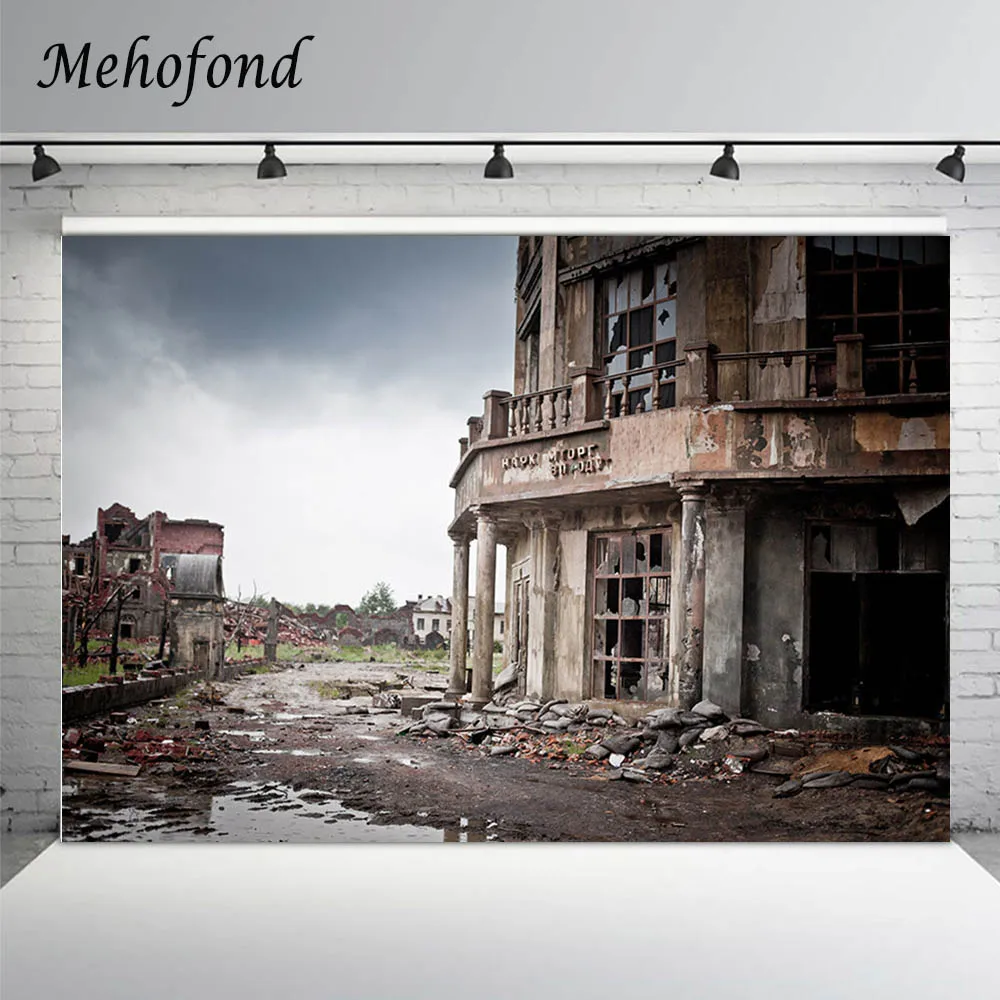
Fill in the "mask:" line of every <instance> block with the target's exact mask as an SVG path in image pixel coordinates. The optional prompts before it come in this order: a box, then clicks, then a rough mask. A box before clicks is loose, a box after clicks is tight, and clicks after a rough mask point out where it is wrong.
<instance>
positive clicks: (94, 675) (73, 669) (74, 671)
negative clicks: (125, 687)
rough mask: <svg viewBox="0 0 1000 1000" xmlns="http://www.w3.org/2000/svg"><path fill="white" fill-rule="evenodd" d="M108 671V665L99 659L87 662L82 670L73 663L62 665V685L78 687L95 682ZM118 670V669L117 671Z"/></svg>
mask: <svg viewBox="0 0 1000 1000" xmlns="http://www.w3.org/2000/svg"><path fill="white" fill-rule="evenodd" d="M107 672H108V665H107V664H106V663H104V662H103V661H101V660H97V661H95V662H92V663H88V664H87V665H86V666H85V667H84V668H83V669H82V670H80V669H79V668H78V667H77V666H76V665H75V664H74V665H72V666H70V665H64V666H63V681H62V682H63V687H79V686H80V685H82V684H96V683H97V682H98V681H99V680H100V679H101V676H102V675H103V674H106V673H107ZM119 672H120V671H119Z"/></svg>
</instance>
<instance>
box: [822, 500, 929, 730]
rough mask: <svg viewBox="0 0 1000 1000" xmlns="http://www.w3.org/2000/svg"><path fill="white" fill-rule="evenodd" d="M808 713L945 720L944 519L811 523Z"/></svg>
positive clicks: (885, 519)
mask: <svg viewBox="0 0 1000 1000" xmlns="http://www.w3.org/2000/svg"><path fill="white" fill-rule="evenodd" d="M808 561H809V574H808V576H809V592H808V601H809V642H808V657H807V664H806V685H805V703H806V708H807V709H808V710H809V711H832V712H841V713H845V714H851V715H889V716H914V717H923V718H941V717H943V715H944V714H945V713H946V710H947V703H948V653H947V637H948V623H947V566H948V520H947V512H946V510H945V509H944V508H939V509H938V510H935V511H933V512H931V513H930V514H926V515H924V517H923V518H921V519H920V521H919V522H918V523H917V524H916V525H913V526H907V525H906V524H905V523H904V522H902V521H901V520H895V519H889V518H881V519H879V520H877V521H870V522H834V523H824V524H817V523H813V524H811V525H810V527H809V546H808Z"/></svg>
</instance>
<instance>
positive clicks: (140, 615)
mask: <svg viewBox="0 0 1000 1000" xmlns="http://www.w3.org/2000/svg"><path fill="white" fill-rule="evenodd" d="M222 548H223V528H222V525H220V524H216V523H214V522H212V521H206V520H201V519H195V518H188V519H185V520H172V519H171V518H169V517H168V516H167V515H166V514H164V513H163V512H162V511H154V512H153V513H152V514H149V515H147V516H146V517H143V518H139V517H136V515H135V514H134V513H133V511H131V510H130V509H129V508H128V507H125V506H123V505H122V504H117V503H116V504H112V506H110V507H108V508H107V509H106V510H101V509H98V511H97V527H96V529H95V530H94V532H93V533H92V534H91V535H90V537H89V538H87V539H84V540H83V541H81V542H71V541H70V538H69V536H68V535H64V536H63V642H64V650H65V652H67V653H68V652H69V651H70V649H71V647H72V645H73V642H74V639H75V636H76V634H77V626H78V623H79V618H80V615H81V614H82V613H83V607H84V605H86V604H89V605H90V606H91V607H97V608H99V607H101V606H102V605H103V604H104V603H105V600H106V598H107V596H108V595H109V594H110V592H111V591H112V589H113V588H114V587H117V586H118V585H120V584H121V583H123V582H126V581H127V583H128V587H129V590H128V595H127V598H126V600H125V602H124V605H123V607H122V614H121V619H120V623H119V637H120V638H123V639H146V638H151V637H154V636H159V635H160V632H161V630H162V629H163V627H164V615H165V614H167V616H168V618H169V613H168V605H167V601H168V598H169V594H170V593H171V592H172V591H173V589H174V588H175V583H176V579H175V577H176V573H177V569H178V566H179V560H180V559H181V558H182V557H187V556H210V557H213V558H214V559H215V560H216V561H217V562H218V564H219V569H218V572H219V576H220V587H221V572H222V570H221V559H222ZM213 607H214V605H213ZM220 613H221V612H220ZM114 614H115V612H114V610H113V607H112V606H109V607H108V608H107V609H106V610H105V611H104V612H103V613H102V614H101V616H100V619H99V620H98V622H97V625H96V630H97V631H98V632H102V633H108V632H110V631H111V630H112V628H113V627H114ZM220 621H221V619H220Z"/></svg>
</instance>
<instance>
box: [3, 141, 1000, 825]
mask: <svg viewBox="0 0 1000 1000" xmlns="http://www.w3.org/2000/svg"><path fill="white" fill-rule="evenodd" d="M932 159H933V157H932ZM28 169H29V168H28V167H27V166H10V167H5V168H4V170H3V177H2V190H0V201H2V204H0V208H2V221H0V239H2V255H0V258H2V259H0V265H2V281H3V296H2V358H0V361H2V368H0V370H2V387H3V402H2V416H0V421H2V422H0V433H2V478H0V497H2V499H0V503H2V511H0V515H2V521H0V541H2V580H0V601H2V616H3V617H2V647H0V652H2V666H0V698H2V702H0V704H2V719H0V722H2V728H0V753H2V786H3V795H2V799H0V809H2V825H3V830H5V831H6V830H14V831H31V830H45V829H55V828H56V827H57V825H58V807H59V789H60V779H61V775H60V753H59V742H60V740H59V716H60V670H59V645H60V637H59V628H60V615H59V580H60V573H59V563H60V522H59V505H60V419H61V417H60V394H61V389H60V375H61V367H60V365H61V344H60V329H61V328H60V315H61V305H60V295H61V257H60V232H61V220H62V217H63V216H64V215H84V216H87V215H90V216H95V215H102V216H109V215H120V216H161V215H162V216H176V215H203V216H204V215H219V216H227V215H257V216H267V215H285V216H288V215H316V216H333V215H360V216H373V215H410V216H413V215H454V216H463V215H522V216H532V215H536V216H549V215H612V216H614V215H622V216H644V217H651V216H655V215H657V214H660V215H664V216H678V215H685V214H687V215H730V216H747V215H750V216H753V215H759V216H771V215H824V216H836V215H891V216H904V215H920V216H933V215H937V216H941V215H944V216H946V217H947V220H948V224H949V229H950V231H951V233H952V258H951V263H952V278H951V290H952V341H953V345H952V360H953V365H952V383H953V384H952V392H953V396H952V413H953V423H952V426H953V434H952V471H953V474H954V479H953V483H952V497H953V500H952V508H951V509H952V518H953V520H952V546H953V548H952V560H953V562H952V601H951V620H952V638H951V676H952V702H951V704H952V720H953V723H952V800H951V801H952V816H953V823H954V825H955V827H956V828H962V829H965V828H978V829H994V830H996V829H1000V462H998V453H1000V165H997V164H987V165H972V164H970V167H969V171H968V178H967V180H966V182H965V183H964V184H956V183H954V182H952V181H949V180H948V179H947V178H944V177H941V176H940V175H938V174H935V173H934V171H933V166H932V164H930V163H929V164H928V165H927V166H926V167H924V166H918V165H912V164H908V165H889V164H878V165H871V164H864V165H861V164H838V165H817V164H810V165H801V166H798V165H781V166H744V170H743V173H744V179H743V180H742V181H740V183H739V184H728V183H725V182H719V183H716V182H714V181H713V180H712V179H711V178H708V177H706V176H705V171H704V170H701V169H698V168H695V167H689V166H647V165H639V164H628V165H621V166H607V165H601V166H597V165H582V164H580V165H566V166H550V165H538V166H527V167H518V168H517V177H516V178H515V179H514V180H513V181H509V182H502V183H490V184H487V183H484V181H483V179H482V168H481V167H473V166H453V165H409V166H408V165H387V166H382V165H350V166H339V167H338V166H332V165H330V166H328V165H312V166H290V167H289V174H288V177H287V178H286V179H285V180H284V181H282V182H280V183H278V184H264V183H261V182H258V181H256V179H255V177H254V170H253V167H252V166H237V165H226V166H191V167H183V166H166V165H162V166H161V165H134V166H133V165H101V166H84V165H69V164H67V165H65V166H64V167H63V172H62V173H61V174H59V175H58V176H56V177H54V178H52V179H50V180H48V181H46V182H44V183H42V184H37V185H34V184H32V183H31V181H30V180H29V179H28Z"/></svg>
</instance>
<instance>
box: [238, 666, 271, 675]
mask: <svg viewBox="0 0 1000 1000" xmlns="http://www.w3.org/2000/svg"><path fill="white" fill-rule="evenodd" d="M270 672H271V667H270V665H268V664H267V663H255V664H254V665H253V666H252V667H247V669H246V670H244V671H243V673H244V674H269V673H270Z"/></svg>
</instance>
